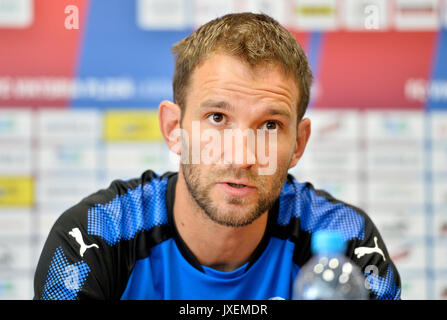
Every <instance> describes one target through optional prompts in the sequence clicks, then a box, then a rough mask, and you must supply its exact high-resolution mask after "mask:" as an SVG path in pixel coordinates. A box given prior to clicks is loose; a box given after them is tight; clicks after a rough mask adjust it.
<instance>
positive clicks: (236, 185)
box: [227, 182, 246, 188]
mask: <svg viewBox="0 0 447 320" xmlns="http://www.w3.org/2000/svg"><path fill="white" fill-rule="evenodd" d="M227 184H228V185H230V186H232V187H233V188H244V187H246V185H245V184H237V183H231V182H227Z"/></svg>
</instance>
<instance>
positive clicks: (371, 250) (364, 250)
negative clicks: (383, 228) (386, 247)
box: [354, 237, 386, 261]
mask: <svg viewBox="0 0 447 320" xmlns="http://www.w3.org/2000/svg"><path fill="white" fill-rule="evenodd" d="M374 243H375V246H374V247H372V248H370V247H358V248H356V249H355V250H354V254H356V255H357V259H359V258H361V257H363V256H364V255H365V254H371V253H374V252H376V253H378V254H380V255H382V257H383V261H386V258H385V254H384V253H383V251H382V249H380V248H379V246H378V245H377V237H374Z"/></svg>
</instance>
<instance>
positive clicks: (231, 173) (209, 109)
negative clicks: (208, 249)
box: [181, 54, 299, 227]
mask: <svg viewBox="0 0 447 320" xmlns="http://www.w3.org/2000/svg"><path fill="white" fill-rule="evenodd" d="M298 99H299V93H298V89H297V85H296V82H295V81H294V80H293V78H288V77H286V76H285V74H284V73H283V72H282V70H281V68H280V67H279V66H276V65H263V66H259V67H255V68H252V67H250V66H249V65H247V64H246V63H244V62H242V61H240V60H239V59H237V58H235V57H232V56H229V55H225V54H214V55H212V56H211V57H209V58H208V59H207V60H205V61H204V62H203V63H202V64H200V65H199V66H198V67H196V69H195V70H194V73H193V74H192V76H191V80H190V86H189V91H188V94H187V97H186V106H185V108H184V111H183V112H184V114H183V117H182V118H183V120H182V129H183V130H185V131H186V133H187V134H188V138H187V139H188V144H187V147H186V148H188V150H189V152H188V157H189V160H190V161H189V163H185V161H182V164H181V170H182V172H183V175H184V177H185V181H186V184H187V187H188V190H189V192H190V194H191V196H192V197H193V199H194V200H195V201H196V202H197V204H198V205H199V206H200V207H201V208H202V209H203V210H204V212H205V213H206V214H207V215H208V217H209V218H211V219H212V220H213V221H215V222H217V223H219V224H222V225H226V226H233V227H236V226H244V225H248V224H250V223H251V222H253V221H254V220H255V219H257V218H258V217H259V216H261V215H262V214H263V213H264V212H266V211H267V210H269V209H270V208H271V207H272V205H273V204H274V202H275V200H276V199H277V197H278V196H279V193H280V191H281V188H282V186H283V184H284V182H285V180H286V178H287V170H288V169H289V167H292V166H294V165H295V164H296V161H297V159H296V160H295V159H293V158H294V157H293V154H294V150H295V149H296V145H297V110H296V109H297V107H296V106H297V102H298ZM198 128H200V129H198ZM237 130H240V131H239V132H249V131H251V132H252V133H253V136H255V142H254V143H253V140H249V139H248V138H247V137H248V136H245V137H242V140H239V141H243V143H242V144H238V143H237V142H236V139H237V138H235V139H232V140H231V141H230V140H225V142H224V139H225V138H224V137H225V134H226V133H228V132H235V131H237ZM199 132H200V134H198V133H199ZM207 132H208V133H209V132H211V133H213V134H211V135H210V134H204V133H207ZM214 133H215V134H217V135H218V136H220V138H219V139H216V137H217V136H216V135H215V134H214ZM233 134H235V135H236V133H233ZM259 134H261V135H263V136H264V140H261V139H260V138H259V137H260V135H259ZM204 137H207V138H204ZM213 137H214V139H213ZM269 138H270V139H269ZM272 138H274V139H272ZM227 143H230V144H227ZM259 143H262V144H263V145H260V144H259ZM217 144H218V146H217V148H216V145H217ZM194 145H195V146H200V148H194ZM210 145H211V146H212V148H210ZM210 150H211V151H210ZM197 152H200V153H201V154H200V155H198V154H197ZM260 152H262V153H264V155H268V161H269V162H270V164H271V163H272V161H274V164H275V168H274V169H275V170H273V172H270V173H269V174H260V172H261V171H260V169H262V168H263V167H264V168H265V167H266V166H268V165H269V164H268V163H265V162H261V161H260V159H261V156H262V155H261V154H260ZM204 154H207V155H209V157H208V158H207V159H208V161H204V158H203V155H204ZM236 154H239V155H242V156H243V157H242V162H241V161H240V160H241V158H238V159H236ZM249 155H250V156H252V159H255V161H250V160H248V159H249ZM193 157H196V159H197V157H199V160H200V161H199V162H198V163H197V161H196V162H193V161H191V159H192V158H193ZM209 159H211V160H209ZM224 159H225V161H223V160H224ZM264 160H265V157H264ZM191 163H196V164H191Z"/></svg>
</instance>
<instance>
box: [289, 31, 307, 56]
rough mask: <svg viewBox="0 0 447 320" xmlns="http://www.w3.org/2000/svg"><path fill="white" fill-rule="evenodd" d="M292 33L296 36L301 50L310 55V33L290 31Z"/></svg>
mask: <svg viewBox="0 0 447 320" xmlns="http://www.w3.org/2000/svg"><path fill="white" fill-rule="evenodd" d="M289 30H290V32H291V33H292V34H293V35H294V36H295V38H296V40H298V43H299V44H300V46H301V48H302V49H303V50H304V52H306V54H308V50H309V33H308V32H298V31H295V30H292V29H289Z"/></svg>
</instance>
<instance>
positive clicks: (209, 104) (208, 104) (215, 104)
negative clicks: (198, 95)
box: [199, 100, 291, 118]
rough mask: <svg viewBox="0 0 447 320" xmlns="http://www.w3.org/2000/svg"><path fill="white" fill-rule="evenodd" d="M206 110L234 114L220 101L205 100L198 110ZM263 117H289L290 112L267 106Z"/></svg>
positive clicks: (225, 103)
mask: <svg viewBox="0 0 447 320" xmlns="http://www.w3.org/2000/svg"><path fill="white" fill-rule="evenodd" d="M207 108H216V109H224V110H228V111H230V112H234V110H235V109H234V107H233V106H232V105H231V104H230V103H228V102H226V101H220V100H206V101H204V102H202V103H201V104H200V107H199V109H207ZM261 113H262V114H263V115H267V116H276V115H279V116H285V117H288V118H289V117H290V116H291V114H290V111H289V110H288V109H285V108H281V107H277V106H269V107H267V108H266V109H265V111H262V112H261Z"/></svg>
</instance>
